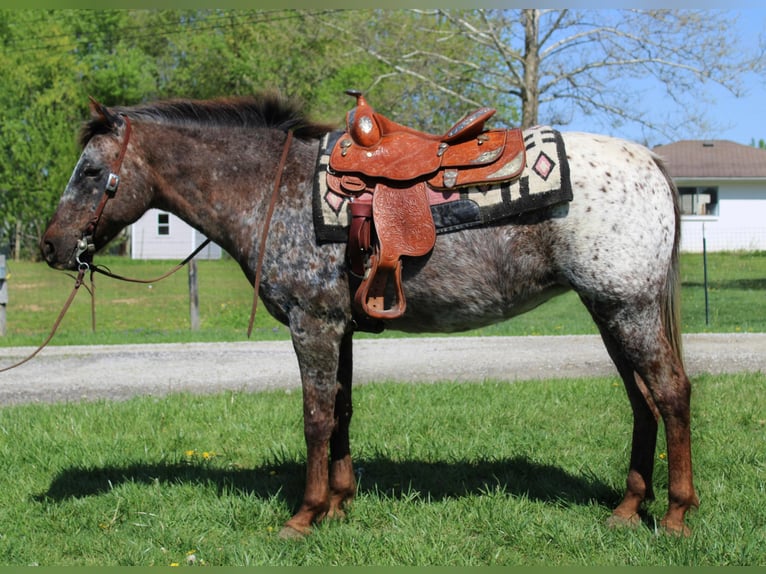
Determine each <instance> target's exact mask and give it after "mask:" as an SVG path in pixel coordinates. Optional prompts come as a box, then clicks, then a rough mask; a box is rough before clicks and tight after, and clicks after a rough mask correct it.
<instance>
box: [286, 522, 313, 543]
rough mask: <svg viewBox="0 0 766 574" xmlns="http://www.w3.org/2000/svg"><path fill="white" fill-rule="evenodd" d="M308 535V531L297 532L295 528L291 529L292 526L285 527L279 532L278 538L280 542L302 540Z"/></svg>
mask: <svg viewBox="0 0 766 574" xmlns="http://www.w3.org/2000/svg"><path fill="white" fill-rule="evenodd" d="M308 533H309V530H308V529H306V531H305V532H302V531H301V530H298V529H297V528H293V527H292V526H287V525H285V526H284V527H283V528H282V530H280V531H279V537H280V538H281V539H282V540H302V539H303V538H305V537H306V536H307V535H308Z"/></svg>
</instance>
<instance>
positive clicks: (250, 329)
mask: <svg viewBox="0 0 766 574" xmlns="http://www.w3.org/2000/svg"><path fill="white" fill-rule="evenodd" d="M292 140H293V130H288V132H287V139H286V140H285V147H284V148H283V149H282V159H281V160H280V161H279V167H277V173H276V176H275V178H274V190H273V191H272V192H271V201H270V202H269V209H268V211H267V212H266V221H265V222H264V224H263V232H262V233H261V245H260V248H259V249H258V263H257V264H256V267H255V282H254V283H253V306H252V308H251V309H250V321H249V322H248V324H247V338H248V339H249V338H250V334H251V333H252V332H253V323H254V322H255V311H256V310H257V308H258V286H259V285H260V284H261V267H262V266H263V254H264V252H265V251H266V239H267V238H268V236H269V226H270V224H271V216H272V215H273V214H274V206H275V205H276V204H277V196H278V194H279V186H280V184H281V183H282V172H283V171H284V169H285V164H286V163H287V152H289V151H290V143H291V142H292Z"/></svg>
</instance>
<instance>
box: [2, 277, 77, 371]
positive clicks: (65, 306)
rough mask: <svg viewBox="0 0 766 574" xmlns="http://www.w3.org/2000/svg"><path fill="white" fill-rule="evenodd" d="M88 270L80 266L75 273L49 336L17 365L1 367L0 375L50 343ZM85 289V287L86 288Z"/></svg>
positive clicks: (21, 363) (31, 356)
mask: <svg viewBox="0 0 766 574" xmlns="http://www.w3.org/2000/svg"><path fill="white" fill-rule="evenodd" d="M87 270H88V267H87V266H85V265H81V266H80V269H79V271H78V273H77V278H76V279H75V281H74V288H73V289H72V292H71V293H70V294H69V298H68V299H67V300H66V303H64V308H63V309H61V312H60V313H59V316H58V317H57V318H56V321H55V322H54V323H53V328H52V329H51V332H50V334H49V335H48V337H47V338H46V339H45V341H43V342H42V344H41V345H40V346H39V347H37V349H35V350H34V351H33V352H32V354H31V355H29V356H28V357H26V358H25V359H22V360H21V361H19V362H18V363H14V364H13V365H11V366H9V367H3V368H2V369H0V373H3V372H5V371H10V370H11V369H15V368H16V367H18V366H20V365H23V364H24V363H26V362H27V361H29V360H30V359H32V358H33V357H35V356H36V355H37V353H39V352H40V351H42V350H43V349H44V348H45V346H46V345H47V344H48V343H50V341H51V339H53V335H54V334H55V333H56V329H58V328H59V325H60V324H61V321H62V319H63V318H64V315H65V314H66V312H67V310H68V309H69V306H70V305H71V304H72V301H74V296H75V295H77V291H78V290H79V289H80V287H81V286H82V284H83V281H82V279H83V277H84V276H85V272H86V271H87ZM86 289H87V287H86Z"/></svg>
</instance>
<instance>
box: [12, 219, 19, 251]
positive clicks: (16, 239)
mask: <svg viewBox="0 0 766 574" xmlns="http://www.w3.org/2000/svg"><path fill="white" fill-rule="evenodd" d="M13 260H14V261H21V221H18V220H17V221H16V238H15V241H14V243H13Z"/></svg>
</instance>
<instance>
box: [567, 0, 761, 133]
mask: <svg viewBox="0 0 766 574" xmlns="http://www.w3.org/2000/svg"><path fill="white" fill-rule="evenodd" d="M737 11H738V12H739V13H740V17H739V18H738V21H737V23H736V26H735V27H733V29H732V30H731V32H732V34H735V35H736V36H738V37H739V38H740V39H741V41H742V42H743V43H745V44H746V43H747V42H751V41H752V42H753V43H757V42H758V38H759V36H760V38H761V41H762V42H766V8H764V7H761V8H747V9H740V10H737ZM743 87H744V89H745V91H746V95H745V96H744V97H742V98H737V97H735V96H733V95H731V93H730V92H728V91H727V90H724V89H722V88H720V87H718V86H708V87H707V88H702V89H706V91H707V92H708V93H709V94H710V95H711V96H713V97H714V98H715V103H714V104H713V105H711V106H710V107H709V108H708V109H707V110H706V111H708V112H709V115H710V118H711V119H712V120H714V121H715V122H716V124H721V125H722V126H724V127H722V128H721V129H720V130H716V131H715V132H714V133H710V134H705V137H706V138H709V139H724V140H731V141H734V142H737V143H741V144H745V145H750V144H751V143H752V141H753V140H755V141H756V142H758V141H759V140H761V139H763V140H766V77H757V76H755V75H750V76H747V77H745V78H743ZM663 97H667V96H664V95H663V94H661V93H658V94H657V95H656V96H655V100H654V102H652V103H651V104H650V105H653V106H660V107H661V106H662V105H663V102H662V100H663ZM562 129H565V130H568V131H598V132H600V133H604V132H605V130H604V129H603V128H599V129H594V127H593V122H592V120H589V119H588V118H586V117H583V116H580V117H575V120H574V121H573V122H572V123H570V124H568V125H567V126H564V127H563V128H562ZM610 135H617V136H620V137H626V138H628V139H633V140H636V141H640V142H642V143H643V140H644V136H643V135H642V132H641V130H640V129H639V128H637V127H630V126H625V127H624V128H621V129H620V130H613V131H612V132H611V134H610ZM681 137H682V138H683V137H684V136H681ZM685 137H688V138H692V137H695V136H691V135H686V136H685ZM650 143H651V144H652V145H659V144H664V143H670V142H668V141H664V140H663V138H661V136H653V138H652V140H651V141H650Z"/></svg>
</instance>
